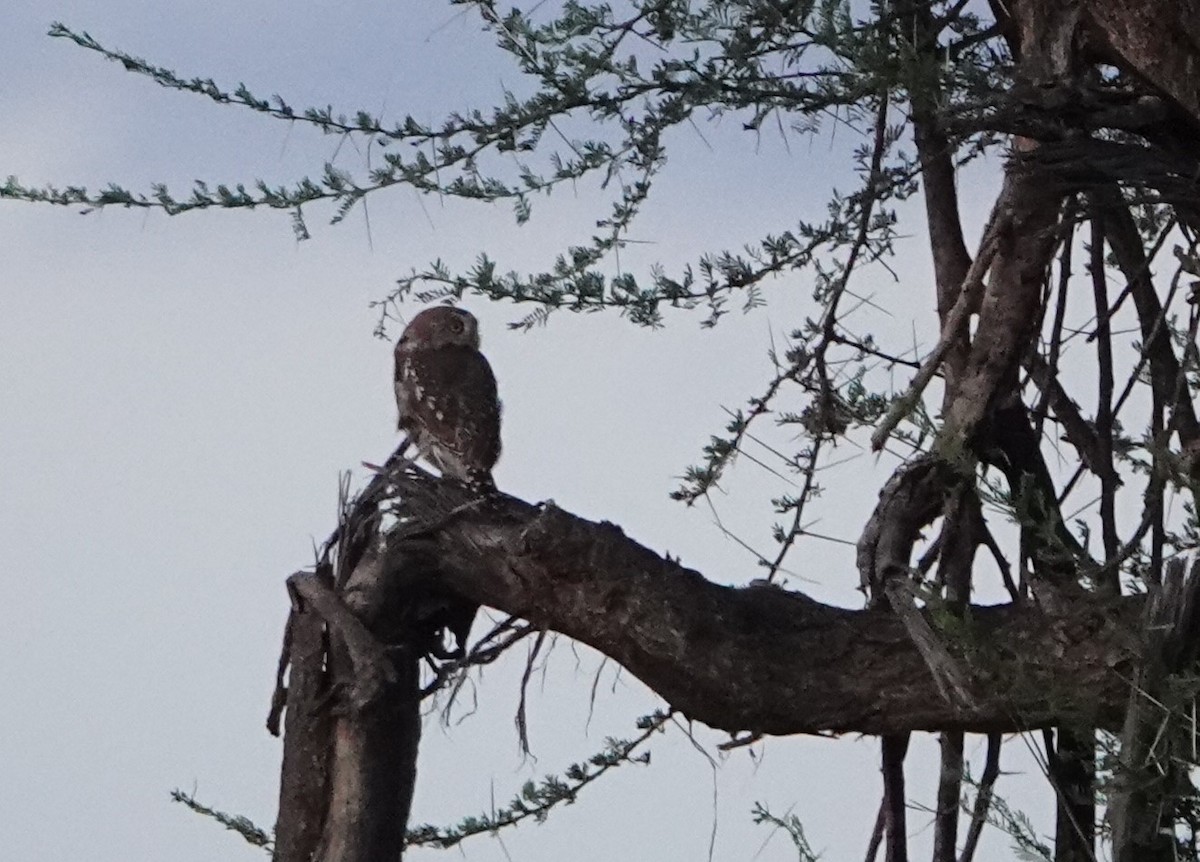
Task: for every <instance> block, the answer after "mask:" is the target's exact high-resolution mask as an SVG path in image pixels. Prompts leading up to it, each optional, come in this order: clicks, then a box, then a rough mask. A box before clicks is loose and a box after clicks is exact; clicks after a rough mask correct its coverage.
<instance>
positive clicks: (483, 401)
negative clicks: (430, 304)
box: [395, 305, 500, 490]
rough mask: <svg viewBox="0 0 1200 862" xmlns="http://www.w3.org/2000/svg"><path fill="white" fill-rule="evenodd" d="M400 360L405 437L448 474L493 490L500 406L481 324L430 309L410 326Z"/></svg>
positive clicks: (457, 311)
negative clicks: (481, 347) (481, 342)
mask: <svg viewBox="0 0 1200 862" xmlns="http://www.w3.org/2000/svg"><path fill="white" fill-rule="evenodd" d="M395 359H396V372H395V390H396V406H397V407H398V408H399V410H400V423H399V425H400V430H401V431H403V432H405V433H406V434H408V436H409V439H410V441H411V442H412V443H413V444H414V445H415V446H416V447H417V451H418V452H419V453H420V455H421V456H422V457H423V458H425V459H426V460H428V461H429V462H430V463H432V464H433V465H434V466H435V467H437V468H438V469H439V470H441V471H442V473H443V474H445V475H448V476H453V477H454V478H456V479H459V480H461V481H464V482H468V483H470V484H472V485H475V486H476V487H478V488H480V489H483V490H490V489H492V488H494V487H495V484H494V483H493V482H492V467H493V466H494V465H495V463H496V460H497V459H498V458H499V457H500V399H499V398H498V397H497V395H496V377H495V375H494V374H492V367H491V366H490V365H489V364H488V361H487V359H485V358H484V356H483V354H482V353H480V352H479V321H477V320H476V319H475V317H474V315H472V314H471V313H470V312H468V311H464V310H463V309H461V308H451V307H450V306H446V305H439V306H437V307H435V308H427V309H425V310H424V311H422V312H420V313H419V314H418V315H417V316H416V317H414V318H413V319H412V321H411V322H410V323H409V324H408V326H406V327H405V329H404V332H403V333H402V334H401V336H400V340H399V341H398V342H397V343H396V351H395Z"/></svg>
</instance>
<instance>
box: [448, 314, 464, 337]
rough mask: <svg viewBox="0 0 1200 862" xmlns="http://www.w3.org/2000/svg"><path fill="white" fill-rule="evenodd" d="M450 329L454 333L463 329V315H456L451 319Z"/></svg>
mask: <svg viewBox="0 0 1200 862" xmlns="http://www.w3.org/2000/svg"><path fill="white" fill-rule="evenodd" d="M450 331H451V332H454V333H458V332H462V331H463V321H462V318H461V317H454V318H451V320H450Z"/></svg>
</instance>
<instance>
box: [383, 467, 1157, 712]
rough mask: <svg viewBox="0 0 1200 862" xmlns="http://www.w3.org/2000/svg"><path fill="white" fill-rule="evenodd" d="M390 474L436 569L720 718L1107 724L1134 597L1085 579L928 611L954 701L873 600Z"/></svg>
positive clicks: (679, 702)
mask: <svg viewBox="0 0 1200 862" xmlns="http://www.w3.org/2000/svg"><path fill="white" fill-rule="evenodd" d="M396 488H397V495H396V499H397V501H399V502H398V504H397V505H399V506H401V507H402V509H403V510H405V511H406V512H407V513H408V514H409V515H410V516H413V515H415V514H416V513H420V517H421V518H422V519H425V520H428V521H429V522H431V523H437V524H438V526H437V527H436V528H435V529H433V530H431V531H430V532H429V533H428V534H427V535H425V536H422V537H421V541H422V543H423V545H424V546H425V547H426V550H427V552H429V553H431V554H432V555H433V557H434V558H436V559H437V561H438V568H439V570H440V572H441V577H442V579H443V581H444V583H445V584H446V586H448V587H449V588H451V589H453V590H454V591H456V592H458V593H460V594H461V595H463V596H464V597H467V598H469V599H472V600H475V601H478V602H481V603H483V604H487V605H490V606H492V607H495V608H498V609H500V610H502V611H505V612H507V613H511V614H515V615H517V616H521V617H523V618H526V619H528V620H530V621H531V622H533V623H534V624H535V625H538V626H543V627H545V628H548V629H553V630H555V631H559V632H562V633H564V634H566V635H568V636H570V637H573V638H575V639H576V640H579V641H582V642H583V643H586V644H589V645H591V646H592V647H594V648H595V649H597V650H599V651H600V652H602V653H604V654H605V655H607V656H609V657H611V658H613V659H614V660H616V661H618V662H620V663H621V664H622V665H624V666H625V667H626V668H627V669H628V670H629V671H630V672H632V673H633V674H635V675H636V676H638V677H639V678H640V679H641V680H642V681H643V682H644V683H645V684H646V685H648V686H649V687H650V688H652V689H654V690H655V691H656V692H658V693H659V694H660V695H661V696H662V697H664V698H665V699H666V700H667V701H668V702H669V703H670V704H671V705H672V706H673V707H675V708H677V709H678V710H680V711H681V712H683V713H684V714H686V715H687V716H688V717H689V718H693V719H696V720H698V721H702V722H704V723H706V724H708V725H710V726H712V727H715V728H720V729H724V730H729V731H739V730H750V731H754V732H760V733H767V734H792V733H821V732H835V733H839V732H857V733H871V734H893V733H903V732H907V731H912V730H965V731H973V732H991V731H1013V730H1016V729H1018V728H1028V727H1036V726H1044V725H1048V724H1053V723H1055V722H1057V721H1059V720H1061V719H1063V718H1064V717H1070V718H1072V719H1075V720H1079V719H1081V718H1086V719H1087V720H1089V721H1090V720H1095V721H1097V722H1098V723H1100V724H1102V725H1106V726H1115V724H1116V723H1117V722H1119V717H1118V716H1119V713H1120V711H1121V708H1122V707H1123V705H1124V703H1125V697H1126V693H1127V687H1126V684H1125V682H1123V681H1122V677H1123V676H1124V678H1125V679H1128V677H1127V676H1125V674H1126V673H1127V671H1128V668H1129V666H1130V660H1131V655H1130V644H1131V643H1132V642H1133V637H1132V636H1131V634H1130V632H1133V631H1136V629H1137V622H1138V619H1139V614H1140V606H1141V603H1142V602H1141V600H1140V599H1139V598H1125V599H1120V600H1114V601H1111V602H1107V603H1103V604H1101V603H1095V602H1092V601H1089V600H1088V597H1087V596H1085V595H1080V596H1079V598H1078V600H1077V601H1072V602H1067V603H1063V604H1064V605H1065V606H1067V607H1069V613H1068V614H1066V615H1058V616H1055V615H1051V614H1049V613H1046V612H1043V611H1039V610H1038V609H1037V608H1036V607H1033V606H1028V605H1026V606H1021V607H1014V606H1010V605H1003V606H992V607H978V606H974V607H970V608H968V610H967V613H966V615H965V617H964V619H962V620H957V619H955V618H954V617H953V616H952V615H950V614H942V613H939V612H938V611H937V610H933V611H929V610H927V611H926V612H925V613H926V616H927V619H928V620H929V624H930V626H931V627H932V628H933V629H934V630H936V631H938V632H939V634H940V635H941V636H942V639H943V641H944V642H945V643H946V644H948V646H949V648H950V649H952V650H953V651H954V653H955V655H956V658H958V659H959V661H961V663H962V665H963V667H965V668H967V669H968V671H969V673H970V676H971V679H970V683H971V686H972V690H971V695H972V702H971V703H970V704H962V703H953V704H952V703H949V702H947V701H946V700H945V699H943V698H942V697H941V695H940V694H939V692H938V687H937V684H936V683H935V681H934V679H933V677H932V676H931V674H930V671H929V669H928V666H927V664H926V662H925V659H924V658H923V657H922V656H921V653H920V652H919V651H918V649H917V648H916V646H915V645H914V643H913V641H912V639H911V638H910V636H909V634H908V632H907V631H906V629H905V627H904V625H903V623H902V622H901V621H900V620H898V619H896V617H895V615H893V614H892V613H890V612H888V611H886V610H884V609H878V610H876V609H872V610H866V611H854V610H847V609H844V608H838V607H833V606H830V605H824V604H821V603H820V602H817V601H815V600H813V599H810V598H808V597H807V596H804V595H802V594H800V593H793V592H788V591H785V590H782V589H779V588H777V587H773V586H761V585H759V586H750V587H747V588H741V589H738V588H732V587H725V586H720V585H718V584H715V583H712V582H711V581H708V580H705V579H704V578H703V577H702V576H701V575H700V574H699V573H698V572H696V571H694V570H691V569H687V568H685V567H683V566H681V565H679V564H678V563H676V562H674V561H672V560H670V559H664V558H663V557H661V556H659V555H658V554H655V553H654V552H652V551H650V550H648V549H646V548H644V547H642V546H641V545H639V544H637V543H636V542H634V541H632V540H631V539H629V538H628V537H626V536H625V534H624V533H623V532H622V531H621V530H620V529H619V528H618V527H616V526H614V525H612V524H608V523H594V522H590V521H586V520H584V519H582V518H578V517H576V516H574V515H571V514H570V513H568V512H565V511H563V510H561V509H559V508H557V507H555V506H554V505H552V504H550V505H545V506H540V507H538V506H531V505H529V504H528V503H524V502H522V501H520V500H517V499H515V498H511V497H503V496H501V497H497V498H496V499H494V500H491V501H489V502H488V503H487V504H486V505H484V506H474V507H471V506H468V507H465V508H462V509H461V511H459V512H458V514H456V515H454V516H453V517H451V518H449V519H447V518H446V515H447V514H448V513H450V512H452V511H454V510H455V509H456V508H460V507H462V506H463V504H464V503H465V502H466V501H467V500H468V499H469V496H470V492H469V491H467V490H466V489H463V488H460V487H459V486H457V485H455V484H454V483H450V482H439V481H437V480H433V479H431V478H429V477H428V476H426V475H424V474H421V473H419V472H416V471H412V470H409V471H407V472H406V473H405V474H403V475H401V476H398V477H397V481H396ZM410 532H411V531H410ZM402 544H403V543H402Z"/></svg>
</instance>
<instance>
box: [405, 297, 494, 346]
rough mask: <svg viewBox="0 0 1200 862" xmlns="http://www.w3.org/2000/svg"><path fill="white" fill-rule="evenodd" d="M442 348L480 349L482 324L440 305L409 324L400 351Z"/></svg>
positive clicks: (466, 313) (466, 312)
mask: <svg viewBox="0 0 1200 862" xmlns="http://www.w3.org/2000/svg"><path fill="white" fill-rule="evenodd" d="M439 347H472V348H474V349H476V350H478V349H479V321H478V320H476V319H475V315H473V314H471V312H469V311H466V310H464V309H461V308H451V307H450V306H449V305H438V306H434V307H433V308H427V309H425V310H424V311H422V312H421V313H420V314H418V315H417V316H416V317H414V318H413V319H412V320H411V321H409V324H408V326H406V327H404V332H403V333H401V335H400V341H399V343H398V344H397V345H396V349H397V350H431V349H437V348H439Z"/></svg>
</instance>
